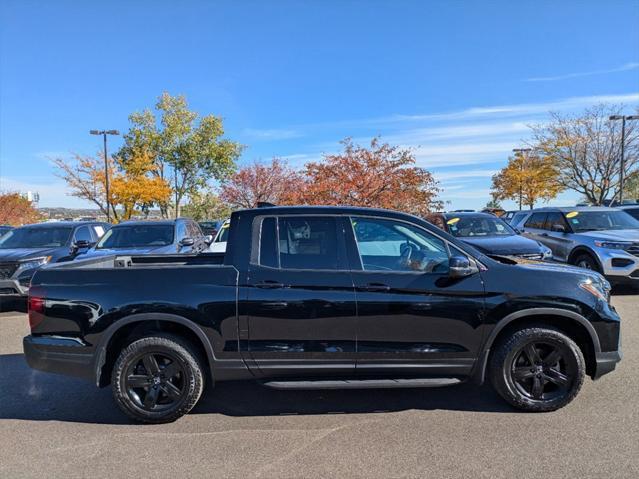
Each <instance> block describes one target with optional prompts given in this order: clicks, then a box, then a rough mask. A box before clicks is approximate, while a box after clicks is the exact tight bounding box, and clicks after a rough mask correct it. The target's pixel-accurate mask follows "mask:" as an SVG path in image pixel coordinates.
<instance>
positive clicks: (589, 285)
mask: <svg viewBox="0 0 639 479" xmlns="http://www.w3.org/2000/svg"><path fill="white" fill-rule="evenodd" d="M579 287H580V288H581V289H583V290H584V291H588V292H589V293H590V294H592V295H593V296H594V297H596V298H598V299H600V300H602V301H605V302H606V303H607V302H609V301H610V283H608V281H606V280H604V282H601V283H600V282H595V281H593V280H592V279H590V278H588V279H585V280H583V281H582V282H581V283H579Z"/></svg>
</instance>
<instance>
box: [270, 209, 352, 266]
mask: <svg viewBox="0 0 639 479" xmlns="http://www.w3.org/2000/svg"><path fill="white" fill-rule="evenodd" d="M278 226H279V229H278V233H279V252H280V267H281V268H290V269H347V268H346V265H345V264H344V262H343V261H342V260H341V258H340V257H339V254H338V241H337V238H338V236H337V224H336V220H335V218H332V217H320V216H316V217H308V216H296V217H282V218H279V220H278Z"/></svg>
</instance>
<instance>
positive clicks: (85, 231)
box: [75, 226, 93, 243]
mask: <svg viewBox="0 0 639 479" xmlns="http://www.w3.org/2000/svg"><path fill="white" fill-rule="evenodd" d="M75 241H86V242H87V243H92V242H93V238H91V231H89V227H88V226H82V227H80V228H78V229H77V231H76V232H75Z"/></svg>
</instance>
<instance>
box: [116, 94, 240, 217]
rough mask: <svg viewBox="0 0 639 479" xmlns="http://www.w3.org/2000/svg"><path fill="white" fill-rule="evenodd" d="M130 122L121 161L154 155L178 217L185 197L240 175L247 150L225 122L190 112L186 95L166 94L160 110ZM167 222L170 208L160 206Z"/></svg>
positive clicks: (157, 107)
mask: <svg viewBox="0 0 639 479" xmlns="http://www.w3.org/2000/svg"><path fill="white" fill-rule="evenodd" d="M155 110H156V112H157V113H154V112H153V111H151V110H149V109H147V110H144V111H142V112H135V113H133V114H131V115H130V116H129V121H130V122H131V128H130V129H129V131H128V132H127V133H125V135H124V146H123V147H122V148H121V149H120V151H119V153H118V156H119V157H121V158H122V159H123V160H124V161H127V160H128V159H129V158H132V157H134V156H135V155H136V152H138V151H148V152H149V153H150V154H151V155H152V156H153V158H154V159H155V162H156V163H157V170H156V174H157V175H158V176H159V177H160V178H162V179H165V180H168V181H169V182H170V185H171V188H172V190H173V194H172V198H171V201H172V202H173V210H174V213H175V216H176V217H177V216H179V214H180V205H181V203H182V202H183V200H184V199H185V197H187V196H190V195H193V194H195V193H196V192H197V191H198V190H199V189H201V188H204V187H205V186H206V185H207V183H208V182H209V181H210V180H223V179H225V178H226V177H227V176H228V175H229V174H231V173H232V172H233V171H234V170H235V162H236V160H237V158H238V157H239V156H240V153H241V151H242V146H241V145H240V144H239V143H236V142H234V141H231V140H228V139H225V138H224V128H223V123H222V119H221V118H220V117H217V116H214V115H206V116H200V115H199V114H198V113H196V112H194V111H191V110H189V107H188V104H187V101H186V98H185V97H184V96H183V95H179V96H171V95H169V94H168V93H166V92H165V93H163V94H162V95H161V96H160V98H159V99H158V102H157V103H156V105H155ZM160 209H161V211H162V214H163V215H164V216H167V215H168V210H169V203H168V202H167V203H164V204H160Z"/></svg>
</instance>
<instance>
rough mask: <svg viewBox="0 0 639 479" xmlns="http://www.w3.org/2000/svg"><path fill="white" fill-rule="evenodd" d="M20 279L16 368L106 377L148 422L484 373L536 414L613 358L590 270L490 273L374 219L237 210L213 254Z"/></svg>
mask: <svg viewBox="0 0 639 479" xmlns="http://www.w3.org/2000/svg"><path fill="white" fill-rule="evenodd" d="M32 284H33V285H32V288H31V292H30V298H29V323H30V327H31V334H30V335H29V336H27V337H25V338H24V352H25V356H26V359H27V361H28V363H29V365H30V366H31V367H33V368H36V369H40V370H44V371H50V372H57V373H62V374H69V375H76V376H81V377H84V378H87V379H89V380H91V381H93V382H95V383H96V384H97V385H99V386H106V385H108V384H109V383H111V386H112V390H113V394H114V397H115V401H116V403H117V404H118V405H119V407H120V408H121V409H122V410H123V411H124V412H125V413H126V414H128V415H129V416H131V417H132V418H135V419H137V420H141V421H145V422H152V423H157V422H166V421H172V420H175V419H176V418H178V417H180V416H181V415H183V414H185V413H187V412H188V411H189V410H191V408H193V406H194V405H195V404H196V402H197V401H198V399H199V398H200V395H201V394H202V390H203V388H204V384H205V382H208V383H209V385H210V386H213V385H214V384H215V383H216V382H219V381H227V380H238V379H257V380H259V381H261V382H262V383H263V384H264V386H267V387H271V388H276V389H284V390H289V389H322V388H328V389H335V388H405V387H411V388H413V387H435V386H448V385H454V384H458V383H461V382H464V381H472V382H475V383H478V384H481V383H483V382H484V379H485V377H488V378H489V379H490V381H491V383H492V384H493V386H494V387H495V388H496V390H497V391H498V392H499V394H500V395H501V396H502V397H503V398H505V399H506V400H507V401H508V402H509V403H510V404H512V405H513V406H515V407H517V408H520V409H523V410H527V411H551V410H555V409H558V408H560V407H562V406H564V405H566V404H568V403H569V402H570V401H572V399H573V398H574V397H575V396H576V395H577V393H578V392H579V390H580V388H581V386H582V384H583V381H584V378H585V376H586V375H588V376H590V377H592V378H593V379H596V378H598V377H600V376H601V375H603V374H606V373H609V372H610V371H612V370H613V369H614V368H615V366H616V363H617V362H618V361H619V360H620V359H621V353H620V342H619V330H620V318H619V316H618V315H617V313H616V312H615V310H614V308H613V307H612V306H611V305H610V303H609V287H610V285H609V284H608V283H607V282H606V280H605V279H604V278H603V277H602V276H601V275H599V274H598V273H595V272H592V271H587V270H584V269H578V268H574V267H570V266H562V265H549V264H546V263H541V262H534V261H525V262H521V263H518V262H517V261H515V260H512V259H505V258H503V259H502V260H501V261H497V260H494V259H492V258H490V257H487V256H485V255H483V254H481V253H479V252H478V251H477V250H476V249H474V248H472V247H470V246H468V245H467V244H465V243H464V242H462V241H459V240H458V239H457V238H455V237H454V236H451V235H449V234H448V233H446V232H444V231H441V230H439V229H437V228H435V227H434V226H432V225H431V224H430V223H428V222H427V221H425V220H423V219H421V218H416V217H414V216H411V215H407V214H403V213H397V212H392V211H386V210H375V209H366V208H349V207H271V208H258V209H253V210H243V211H238V212H235V213H233V215H232V216H231V226H230V230H229V238H228V248H227V250H226V252H225V253H203V254H199V255H171V256H148V255H147V256H129V255H117V256H110V257H106V258H94V259H87V260H81V261H74V262H72V263H68V264H66V265H55V266H49V267H47V268H43V269H42V270H40V271H38V272H37V273H36V275H35V277H34V278H33V283H32ZM43 393H44V394H46V391H44V392H43ZM87 407H91V406H90V405H87Z"/></svg>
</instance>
